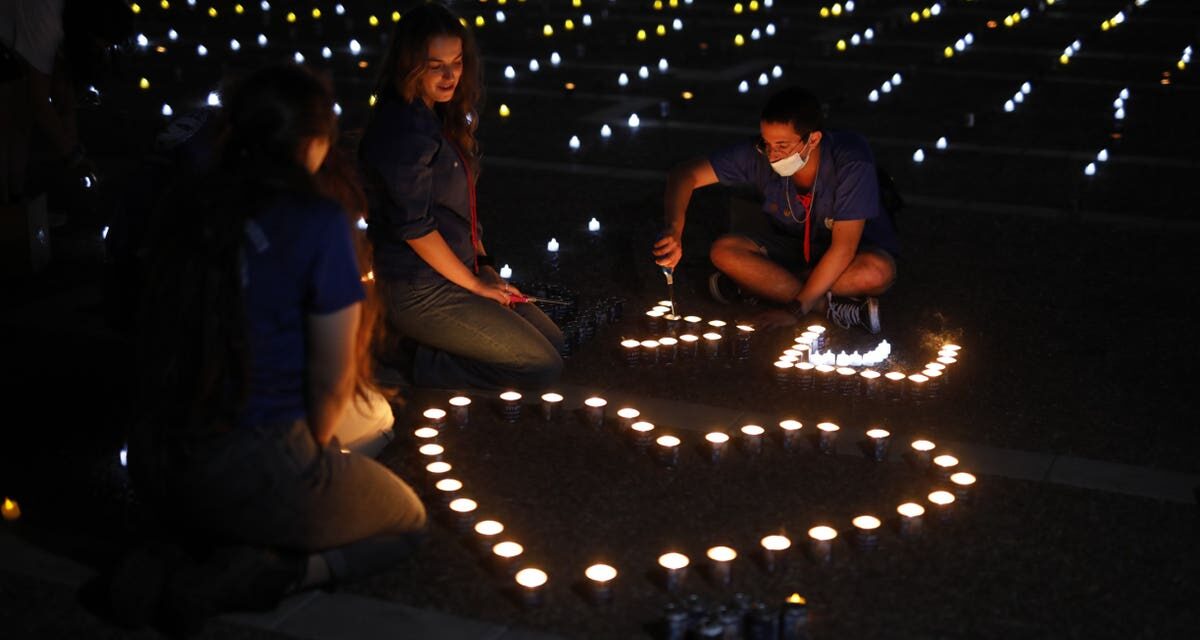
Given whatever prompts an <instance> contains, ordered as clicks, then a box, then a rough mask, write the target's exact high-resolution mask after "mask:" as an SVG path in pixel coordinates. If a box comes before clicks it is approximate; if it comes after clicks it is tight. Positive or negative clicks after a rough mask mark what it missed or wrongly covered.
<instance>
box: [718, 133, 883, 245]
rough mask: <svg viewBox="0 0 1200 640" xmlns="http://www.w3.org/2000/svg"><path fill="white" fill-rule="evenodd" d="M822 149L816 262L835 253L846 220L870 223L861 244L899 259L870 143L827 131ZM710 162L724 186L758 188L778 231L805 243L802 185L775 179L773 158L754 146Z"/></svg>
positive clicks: (815, 202)
mask: <svg viewBox="0 0 1200 640" xmlns="http://www.w3.org/2000/svg"><path fill="white" fill-rule="evenodd" d="M817 148H818V149H820V153H821V165H820V167H818V169H817V180H816V182H815V183H813V188H812V192H811V193H812V213H811V217H810V220H811V221H812V223H813V227H814V228H813V236H812V242H813V245H814V249H815V250H816V253H815V254H814V256H815V255H820V253H821V252H823V251H824V249H826V248H828V247H829V245H830V243H831V242H832V239H833V223H834V222H835V221H840V220H866V225H865V226H864V228H863V234H862V240H861V241H860V244H863V245H873V246H876V247H879V248H881V249H884V250H886V251H887V252H888V253H890V254H892V255H893V256H896V255H899V253H900V242H899V239H898V238H897V237H896V229H895V227H894V225H893V224H892V219H891V217H890V216H889V215H888V214H887V212H886V211H885V210H884V208H883V202H882V200H881V199H880V196H879V178H878V175H877V174H876V171H875V157H874V155H873V154H872V153H871V147H870V145H868V144H867V141H866V139H865V138H863V137H862V136H860V135H858V134H856V133H852V132H848V131H822V135H821V144H820V145H819V146H818V147H817ZM708 161H709V162H710V163H711V164H712V168H713V171H714V172H715V173H716V174H717V179H718V180H720V182H721V184H723V185H727V186H733V185H749V186H751V187H754V189H755V190H756V191H757V193H758V194H759V196H761V197H762V199H763V205H762V210H763V213H764V214H765V215H766V216H767V217H768V218H769V219H770V221H771V224H772V225H773V226H774V228H775V229H776V230H777V231H779V232H780V233H783V234H785V235H790V236H795V237H800V238H802V237H804V232H805V229H804V218H805V210H804V205H803V204H802V203H801V202H800V199H799V197H798V194H797V192H796V183H795V182H794V181H793V180H792V178H790V177H784V176H781V175H779V174H777V173H775V171H774V170H773V169H771V163H770V162H769V161H768V160H767V158H766V157H765V156H763V155H762V154H761V153H759V152H758V151H757V150H756V149H755V148H754V142H753V141H746V142H742V143H738V144H735V145H731V146H728V147H725V148H724V149H720V150H718V151H716V152H714V153H713V154H712V155H710V156H709V157H708ZM789 200H790V203H791V206H790V209H789V206H788V205H789ZM815 259H816V258H815V257H814V260H815Z"/></svg>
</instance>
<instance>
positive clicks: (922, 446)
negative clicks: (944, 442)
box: [912, 440, 937, 451]
mask: <svg viewBox="0 0 1200 640" xmlns="http://www.w3.org/2000/svg"><path fill="white" fill-rule="evenodd" d="M936 446H937V445H936V444H934V443H932V442H930V441H928V440H913V443H912V448H913V449H915V450H917V451H933V449H934V447H936Z"/></svg>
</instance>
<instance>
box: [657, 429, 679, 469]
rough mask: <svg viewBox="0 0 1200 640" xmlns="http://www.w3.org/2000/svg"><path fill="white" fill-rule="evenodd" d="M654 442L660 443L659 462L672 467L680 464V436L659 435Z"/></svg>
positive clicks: (658, 450)
mask: <svg viewBox="0 0 1200 640" xmlns="http://www.w3.org/2000/svg"><path fill="white" fill-rule="evenodd" d="M654 442H655V443H656V444H658V449H657V452H658V461H659V462H661V463H662V464H664V465H666V466H667V467H671V468H673V467H675V466H677V465H678V464H679V444H680V440H679V438H676V437H675V436H659V437H658V439H657V440H655V441H654Z"/></svg>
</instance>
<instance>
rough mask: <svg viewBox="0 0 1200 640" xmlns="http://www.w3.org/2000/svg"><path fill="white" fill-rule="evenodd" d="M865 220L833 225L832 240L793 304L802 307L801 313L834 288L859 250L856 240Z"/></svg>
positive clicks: (864, 224)
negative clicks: (798, 304) (796, 303)
mask: <svg viewBox="0 0 1200 640" xmlns="http://www.w3.org/2000/svg"><path fill="white" fill-rule="evenodd" d="M865 226H866V220H842V221H838V222H834V223H833V240H832V242H831V243H830V245H829V250H828V251H826V252H825V254H824V255H822V256H821V259H820V260H818V261H817V264H816V266H814V267H813V270H812V273H811V274H809V276H808V279H806V280H805V281H804V286H803V287H801V289H800V293H798V294H797V295H796V301H797V302H799V303H800V304H801V307H802V309H803V311H804V313H808V312H809V311H812V309H813V307H815V306H816V304H817V302H818V301H819V300H820V299H821V298H822V297H823V296H824V295H825V292H827V291H829V290H830V289H832V288H833V283H834V282H836V281H837V279H838V277H839V276H841V275H842V272H843V271H845V270H846V267H848V266H850V261H851V260H853V259H854V255H855V253H857V251H858V241H859V239H861V238H862V232H863V227H865Z"/></svg>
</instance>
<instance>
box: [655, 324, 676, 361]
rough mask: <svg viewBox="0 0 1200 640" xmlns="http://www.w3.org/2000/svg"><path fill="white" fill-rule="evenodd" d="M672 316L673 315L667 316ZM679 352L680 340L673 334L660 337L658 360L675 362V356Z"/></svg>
mask: <svg viewBox="0 0 1200 640" xmlns="http://www.w3.org/2000/svg"><path fill="white" fill-rule="evenodd" d="M665 317H667V318H670V317H672V316H670V315H668V316H665ZM674 317H676V318H677V317H678V316H674ZM678 353H679V340H677V339H676V338H672V337H671V336H665V337H662V338H659V339H658V361H659V362H660V363H662V364H664V365H671V364H674V363H675V358H676V356H677V355H678Z"/></svg>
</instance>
